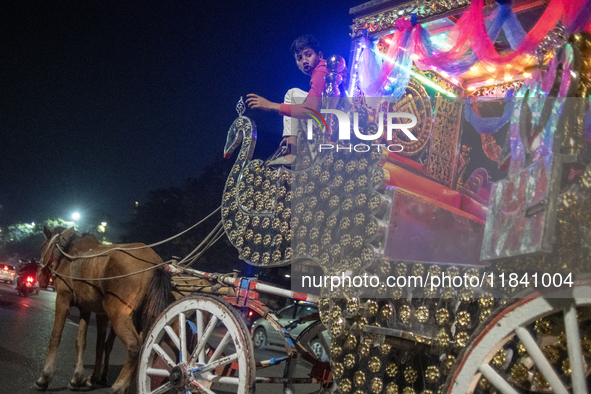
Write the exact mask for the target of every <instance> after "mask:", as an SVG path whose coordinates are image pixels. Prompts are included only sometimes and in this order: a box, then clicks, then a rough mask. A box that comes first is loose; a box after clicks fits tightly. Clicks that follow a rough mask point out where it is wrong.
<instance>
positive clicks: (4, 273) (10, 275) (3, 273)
mask: <svg viewBox="0 0 591 394" xmlns="http://www.w3.org/2000/svg"><path fill="white" fill-rule="evenodd" d="M15 275H16V270H15V269H14V267H13V266H12V265H8V264H0V281H2V282H8V283H12V281H13V280H14V276H15Z"/></svg>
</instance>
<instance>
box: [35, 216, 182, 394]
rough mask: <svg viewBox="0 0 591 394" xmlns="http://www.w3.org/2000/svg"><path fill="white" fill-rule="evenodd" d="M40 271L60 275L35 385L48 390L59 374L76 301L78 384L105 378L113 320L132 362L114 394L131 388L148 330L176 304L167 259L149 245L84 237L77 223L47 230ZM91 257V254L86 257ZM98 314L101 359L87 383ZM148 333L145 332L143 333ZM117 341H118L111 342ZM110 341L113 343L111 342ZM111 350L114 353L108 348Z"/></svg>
mask: <svg viewBox="0 0 591 394" xmlns="http://www.w3.org/2000/svg"><path fill="white" fill-rule="evenodd" d="M43 232H44V235H45V241H44V242H43V245H42V247H41V251H42V252H41V266H40V272H39V274H40V276H47V275H48V272H50V273H51V274H52V275H53V276H54V290H55V292H56V301H55V320H54V325H53V330H52V333H51V337H50V340H49V346H48V349H47V355H46V359H45V367H44V368H43V371H42V372H41V376H40V378H39V379H38V380H37V381H36V382H35V385H34V387H35V388H36V389H38V390H46V389H47V388H48V386H49V383H50V381H51V379H52V378H53V375H54V373H55V359H56V356H57V349H58V346H59V344H60V340H61V334H62V331H63V328H64V325H65V321H66V317H67V315H68V313H69V311H70V308H71V307H72V306H76V307H78V308H79V309H80V317H81V320H80V325H79V330H78V336H77V340H76V350H77V353H78V361H77V365H76V370H75V373H74V378H73V379H72V382H70V384H71V386H72V388H78V387H81V386H82V385H83V384H84V383H92V382H94V381H97V380H98V379H99V378H100V374H101V371H100V366H101V365H102V353H103V350H104V347H105V337H106V329H107V321H110V322H111V325H112V330H114V332H115V334H116V335H117V337H118V338H119V339H120V340H121V342H122V343H123V345H124V346H125V348H126V350H127V361H126V362H125V364H124V366H123V369H122V370H121V373H120V374H119V376H118V378H117V380H116V381H115V383H114V384H113V386H112V387H111V390H112V392H113V393H116V394H120V393H126V392H128V390H129V388H130V385H131V383H132V380H133V377H134V374H135V370H136V367H137V360H138V357H139V352H140V348H141V344H142V336H141V335H140V334H139V332H142V333H146V332H147V330H148V329H149V327H150V326H151V325H152V324H153V323H154V322H155V321H156V319H157V318H158V316H159V315H160V313H162V312H163V311H164V309H165V308H166V307H167V306H168V305H169V304H170V303H172V301H173V300H174V299H173V296H172V291H171V281H170V274H169V273H168V272H166V271H165V270H164V269H163V268H162V267H160V265H163V264H164V263H163V261H162V259H161V258H160V256H158V255H157V254H156V253H155V252H154V251H153V250H152V249H151V248H148V247H146V245H144V244H140V243H135V244H124V245H103V244H101V243H100V242H99V241H98V239H97V238H96V237H95V236H93V235H91V234H83V235H82V236H80V235H79V234H78V232H76V231H75V230H74V228H69V229H65V228H63V227H57V228H55V229H53V231H52V230H49V229H48V228H47V227H44V229H43ZM86 256H87V257H86ZM92 312H94V313H95V314H96V315H97V332H98V335H97V336H98V337H99V338H97V355H96V356H97V360H99V353H100V361H97V363H95V370H94V372H93V374H92V376H91V377H89V379H88V380H87V381H86V382H85V381H84V378H83V376H82V375H83V371H84V366H83V364H82V353H83V352H84V347H85V345H86V329H87V327H88V319H89V318H90V314H91V313H92ZM142 335H143V334H142ZM111 345H112V341H111ZM107 346H109V345H108V342H107ZM107 354H108V353H107Z"/></svg>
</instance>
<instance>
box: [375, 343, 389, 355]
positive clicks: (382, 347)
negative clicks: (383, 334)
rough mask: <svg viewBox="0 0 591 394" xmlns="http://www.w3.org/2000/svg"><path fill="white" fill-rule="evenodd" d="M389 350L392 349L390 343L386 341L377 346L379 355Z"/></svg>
mask: <svg viewBox="0 0 591 394" xmlns="http://www.w3.org/2000/svg"><path fill="white" fill-rule="evenodd" d="M390 350H392V345H388V344H387V343H383V344H381V345H380V346H379V347H378V353H379V354H380V356H385V355H386V354H388V353H390Z"/></svg>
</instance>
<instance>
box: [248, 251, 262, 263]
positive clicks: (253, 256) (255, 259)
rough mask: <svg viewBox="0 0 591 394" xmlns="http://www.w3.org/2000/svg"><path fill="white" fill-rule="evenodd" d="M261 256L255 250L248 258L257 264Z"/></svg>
mask: <svg viewBox="0 0 591 394" xmlns="http://www.w3.org/2000/svg"><path fill="white" fill-rule="evenodd" d="M260 258H261V256H260V254H259V252H255V253H253V254H252V257H251V258H250V259H251V260H252V262H253V263H255V264H257V263H258V262H259V259H260Z"/></svg>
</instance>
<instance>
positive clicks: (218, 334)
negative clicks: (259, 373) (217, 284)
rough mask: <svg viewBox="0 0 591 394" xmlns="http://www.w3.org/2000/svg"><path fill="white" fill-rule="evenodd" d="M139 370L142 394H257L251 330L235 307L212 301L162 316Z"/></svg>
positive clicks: (195, 301)
mask: <svg viewBox="0 0 591 394" xmlns="http://www.w3.org/2000/svg"><path fill="white" fill-rule="evenodd" d="M138 370H139V371H138V390H139V393H141V394H147V393H150V394H161V393H183V394H185V393H217V392H232V393H241V394H242V393H245V394H249V393H254V385H255V372H256V370H255V361H254V352H253V349H252V340H251V339H250V336H249V335H248V330H247V328H246V326H245V324H244V322H243V321H242V320H241V318H240V316H239V315H238V313H237V312H236V311H235V310H234V308H232V306H230V305H229V304H227V303H226V302H224V301H222V300H220V299H218V298H216V297H212V296H208V295H201V294H199V295H193V296H191V297H187V298H184V299H181V300H178V301H176V302H175V303H173V304H172V305H170V306H169V307H168V308H167V309H166V310H165V311H164V313H163V314H162V315H161V316H160V318H159V319H158V321H157V322H156V324H155V325H154V326H153V327H152V329H151V330H150V331H149V333H148V335H147V337H146V340H145V342H144V346H143V348H142V352H141V355H140V362H139V367H138Z"/></svg>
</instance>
